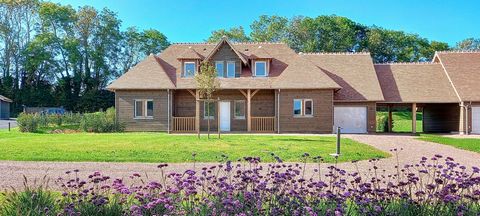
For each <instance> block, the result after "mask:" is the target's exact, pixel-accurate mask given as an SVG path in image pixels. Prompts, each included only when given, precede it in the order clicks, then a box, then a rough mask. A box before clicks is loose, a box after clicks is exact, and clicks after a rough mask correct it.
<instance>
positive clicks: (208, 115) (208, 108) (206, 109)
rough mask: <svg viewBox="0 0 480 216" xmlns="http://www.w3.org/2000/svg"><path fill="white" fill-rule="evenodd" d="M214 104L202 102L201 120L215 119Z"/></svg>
mask: <svg viewBox="0 0 480 216" xmlns="http://www.w3.org/2000/svg"><path fill="white" fill-rule="evenodd" d="M215 113H216V111H215V103H214V102H203V118H204V119H214V118H215Z"/></svg>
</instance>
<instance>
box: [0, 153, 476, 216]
mask: <svg viewBox="0 0 480 216" xmlns="http://www.w3.org/2000/svg"><path fill="white" fill-rule="evenodd" d="M273 156H274V157H275V158H276V160H277V162H276V163H271V164H268V165H265V164H261V163H259V162H260V159H258V158H251V157H246V158H244V160H242V161H239V162H235V163H234V162H231V161H226V162H225V163H220V164H219V165H216V166H211V167H203V168H200V169H192V170H187V171H185V172H183V173H167V172H166V171H165V169H166V167H167V166H168V165H167V164H160V165H158V168H159V172H161V174H162V175H161V176H162V177H161V178H160V179H157V180H156V181H151V180H147V179H146V178H145V177H144V176H142V175H141V174H138V173H134V174H132V175H131V176H130V178H131V179H132V181H131V182H134V183H130V184H126V183H125V181H124V180H122V179H111V178H110V177H109V176H106V175H103V174H102V173H101V172H95V173H92V174H91V175H89V176H88V178H87V179H85V180H82V179H81V178H80V172H79V171H78V170H73V171H69V172H67V174H66V176H65V177H62V178H59V179H57V181H56V182H57V183H58V184H59V186H61V188H62V192H61V193H62V194H61V196H60V198H58V199H56V200H55V201H52V203H51V204H50V205H46V206H45V208H38V207H37V208H35V209H41V210H42V211H43V213H46V214H50V215H56V214H58V213H61V214H66V215H77V214H81V215H91V214H95V215H99V214H104V215H107V214H108V215H478V214H479V212H480V204H479V198H480V177H479V172H480V170H479V169H478V168H476V167H472V168H467V167H464V166H462V165H461V164H458V163H456V162H455V161H454V160H453V158H450V157H446V158H444V157H442V156H441V155H435V156H433V157H432V158H430V159H427V158H422V159H421V160H420V161H419V162H418V163H416V164H406V165H404V166H401V167H400V166H399V165H396V166H395V167H394V168H393V170H391V171H390V172H383V171H380V170H378V167H376V163H377V160H371V161H370V162H371V171H372V172H371V173H370V174H369V175H368V177H367V176H366V175H365V174H360V173H358V172H347V171H345V170H342V169H339V168H338V167H336V166H335V165H329V166H328V167H327V168H326V169H324V168H322V165H323V163H322V159H321V158H320V157H314V158H310V156H309V155H308V154H305V155H304V163H298V164H285V163H282V162H281V159H280V158H278V157H276V156H275V155H273ZM312 160H313V161H314V162H316V163H318V168H317V169H315V170H314V172H315V175H314V176H311V177H310V176H309V177H307V176H305V169H304V167H305V163H307V162H311V161H312ZM322 170H323V172H322ZM325 170H326V172H325ZM31 190H32V189H31ZM31 193H32V192H31ZM33 193H34V194H35V193H37V194H38V192H35V191H34V192H33ZM20 194H21V193H20ZM43 194H45V193H43ZM17 196H18V194H17ZM7 200H14V195H7ZM5 203H7V204H8V203H11V201H7V202H5ZM42 203H43V204H44V203H46V202H45V201H43V202H42ZM47 203H48V202H47ZM44 205H45V204H44ZM4 206H9V205H6V204H5V205H4ZM30 206H31V205H30ZM12 208H13V207H12ZM0 209H3V210H5V207H3V208H0ZM0 213H1V211H0Z"/></svg>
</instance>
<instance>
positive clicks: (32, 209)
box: [0, 178, 59, 216]
mask: <svg viewBox="0 0 480 216" xmlns="http://www.w3.org/2000/svg"><path fill="white" fill-rule="evenodd" d="M24 185H25V187H24V188H25V189H24V190H23V191H21V192H17V191H13V192H9V193H6V194H5V198H4V201H3V202H0V215H2V216H17V215H28V216H37V215H38V216H40V215H42V216H49V215H52V216H53V215H57V214H56V213H57V212H58V211H59V209H58V205H57V204H56V201H55V198H56V197H55V196H54V195H53V193H52V192H51V191H49V190H47V188H46V186H44V185H40V186H34V187H29V186H28V185H27V180H26V178H25V181H24Z"/></svg>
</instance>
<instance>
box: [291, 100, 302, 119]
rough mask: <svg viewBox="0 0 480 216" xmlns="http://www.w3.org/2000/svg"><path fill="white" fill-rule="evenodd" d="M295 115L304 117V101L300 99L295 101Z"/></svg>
mask: <svg viewBox="0 0 480 216" xmlns="http://www.w3.org/2000/svg"><path fill="white" fill-rule="evenodd" d="M293 115H294V116H301V115H302V100H300V99H295V100H293Z"/></svg>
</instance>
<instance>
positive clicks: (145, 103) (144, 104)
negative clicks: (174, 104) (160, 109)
mask: <svg viewBox="0 0 480 216" xmlns="http://www.w3.org/2000/svg"><path fill="white" fill-rule="evenodd" d="M134 117H135V118H137V119H142V118H153V100H151V99H149V100H135V109H134Z"/></svg>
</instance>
